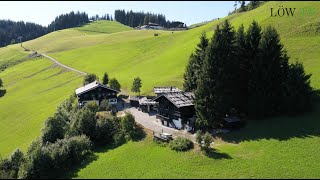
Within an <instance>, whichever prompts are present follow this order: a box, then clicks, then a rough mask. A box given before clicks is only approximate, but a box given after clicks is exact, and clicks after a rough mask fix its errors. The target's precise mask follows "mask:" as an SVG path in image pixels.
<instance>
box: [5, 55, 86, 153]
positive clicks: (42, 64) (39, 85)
mask: <svg viewBox="0 0 320 180" xmlns="http://www.w3.org/2000/svg"><path fill="white" fill-rule="evenodd" d="M0 77H1V78H2V80H3V82H4V87H5V90H6V93H5V94H4V96H3V97H0V109H1V110H0V129H1V131H0V155H1V156H2V157H6V156H7V155H8V154H10V153H11V152H12V151H13V150H14V149H16V148H21V149H22V150H26V148H27V147H28V145H29V144H30V142H31V141H32V140H34V139H35V138H36V137H38V136H39V135H40V132H41V131H40V130H41V129H42V127H43V123H44V121H45V120H46V118H48V117H49V116H51V115H53V113H54V112H55V109H56V107H57V106H58V105H59V104H60V103H61V102H62V101H63V100H65V99H66V98H67V97H69V96H70V95H71V93H73V91H74V88H75V87H77V86H81V82H82V78H81V76H79V74H77V73H74V72H66V71H65V70H63V69H61V68H59V67H56V66H54V65H53V64H52V63H51V62H50V61H49V60H47V59H38V60H28V61H26V62H23V63H21V64H19V65H16V66H14V67H12V68H9V69H7V70H5V71H4V72H2V73H0Z"/></svg>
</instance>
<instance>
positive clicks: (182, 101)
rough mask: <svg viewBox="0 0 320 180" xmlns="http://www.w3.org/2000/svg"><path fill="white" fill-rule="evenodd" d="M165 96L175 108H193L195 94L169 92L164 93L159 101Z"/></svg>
mask: <svg viewBox="0 0 320 180" xmlns="http://www.w3.org/2000/svg"><path fill="white" fill-rule="evenodd" d="M161 96H164V97H166V98H167V99H168V100H169V101H171V102H172V103H173V104H174V105H175V106H177V107H178V108H180V107H184V106H192V105H193V98H194V94H193V93H192V92H169V93H163V94H161V95H160V96H158V97H156V98H155V99H154V101H155V100H156V99H158V98H159V97H161Z"/></svg>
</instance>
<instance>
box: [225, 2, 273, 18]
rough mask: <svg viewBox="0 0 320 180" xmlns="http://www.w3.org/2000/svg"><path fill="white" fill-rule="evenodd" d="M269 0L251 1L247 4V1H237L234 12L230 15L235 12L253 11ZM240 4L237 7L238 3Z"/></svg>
mask: <svg viewBox="0 0 320 180" xmlns="http://www.w3.org/2000/svg"><path fill="white" fill-rule="evenodd" d="M265 2H268V1H249V3H248V4H247V5H246V2H245V1H235V3H234V5H233V6H234V10H233V11H232V12H229V14H228V15H230V14H234V13H240V12H245V11H251V10H253V9H255V8H257V7H259V6H261V5H262V4H263V3H265ZM238 4H240V7H239V8H238V9H237V5H238Z"/></svg>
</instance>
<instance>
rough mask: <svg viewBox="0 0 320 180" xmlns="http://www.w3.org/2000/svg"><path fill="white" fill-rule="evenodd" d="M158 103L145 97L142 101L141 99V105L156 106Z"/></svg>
mask: <svg viewBox="0 0 320 180" xmlns="http://www.w3.org/2000/svg"><path fill="white" fill-rule="evenodd" d="M157 103H158V102H156V101H154V100H152V99H148V98H147V97H143V98H141V99H139V104H140V105H154V104H157Z"/></svg>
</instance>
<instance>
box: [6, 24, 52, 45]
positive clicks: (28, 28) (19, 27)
mask: <svg viewBox="0 0 320 180" xmlns="http://www.w3.org/2000/svg"><path fill="white" fill-rule="evenodd" d="M46 33H48V32H47V28H46V27H43V26H41V25H39V24H35V23H31V22H24V21H18V22H14V21H11V20H0V47H3V46H7V45H10V44H15V43H18V42H19V39H18V38H19V36H22V39H21V40H22V41H28V40H31V39H35V38H37V37H40V36H43V35H45V34H46Z"/></svg>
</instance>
